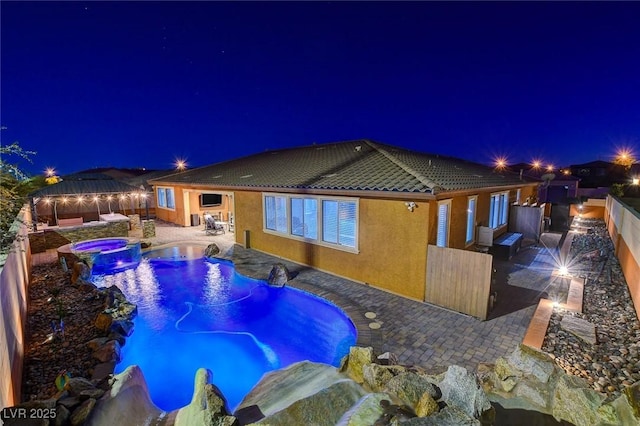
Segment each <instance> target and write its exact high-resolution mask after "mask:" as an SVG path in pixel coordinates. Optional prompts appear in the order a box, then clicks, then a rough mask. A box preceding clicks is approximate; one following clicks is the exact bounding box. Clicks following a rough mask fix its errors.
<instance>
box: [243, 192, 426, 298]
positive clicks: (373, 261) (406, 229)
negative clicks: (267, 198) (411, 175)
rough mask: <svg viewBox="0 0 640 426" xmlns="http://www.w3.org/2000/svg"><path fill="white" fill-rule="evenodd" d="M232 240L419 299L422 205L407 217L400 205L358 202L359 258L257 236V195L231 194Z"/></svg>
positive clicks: (259, 233)
mask: <svg viewBox="0 0 640 426" xmlns="http://www.w3.org/2000/svg"><path fill="white" fill-rule="evenodd" d="M235 197H236V200H235V207H236V211H237V212H238V214H237V221H236V230H237V232H236V235H237V239H238V242H239V243H243V240H244V232H245V231H246V230H248V231H250V241H251V247H252V248H254V249H257V250H260V251H264V252H267V253H270V254H273V255H276V256H280V257H283V258H286V259H290V260H293V261H295V262H298V263H302V264H305V265H310V266H313V267H315V268H318V269H321V270H325V271H328V272H331V273H334V274H336V275H340V276H343V277H346V278H349V279H352V280H355V281H360V282H364V283H367V284H370V285H372V286H375V287H379V288H382V289H385V290H388V291H391V292H393V293H397V294H401V295H403V296H405V297H409V298H413V299H418V300H423V298H424V282H425V279H426V278H425V277H426V257H427V254H426V252H427V245H426V240H427V228H426V224H427V220H428V217H429V206H428V203H426V202H425V203H418V204H419V207H418V208H416V209H414V211H413V212H410V211H409V210H407V207H406V206H405V204H404V202H405V201H404V200H372V199H363V198H361V199H360V201H359V232H358V238H359V244H358V246H359V251H360V252H359V253H357V254H356V253H349V252H345V251H342V250H337V249H334V248H330V247H325V246H320V245H316V244H309V243H305V242H303V241H299V240H294V239H291V238H286V237H281V236H278V235H273V234H268V233H265V232H263V223H262V220H263V213H262V193H260V192H236V194H235Z"/></svg>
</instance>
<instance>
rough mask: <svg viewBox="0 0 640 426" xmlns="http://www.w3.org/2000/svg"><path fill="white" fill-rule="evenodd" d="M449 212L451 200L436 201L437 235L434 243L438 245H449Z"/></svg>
mask: <svg viewBox="0 0 640 426" xmlns="http://www.w3.org/2000/svg"><path fill="white" fill-rule="evenodd" d="M450 214H451V200H444V201H439V202H438V235H437V237H436V245H437V246H438V247H449V222H450V218H449V216H450Z"/></svg>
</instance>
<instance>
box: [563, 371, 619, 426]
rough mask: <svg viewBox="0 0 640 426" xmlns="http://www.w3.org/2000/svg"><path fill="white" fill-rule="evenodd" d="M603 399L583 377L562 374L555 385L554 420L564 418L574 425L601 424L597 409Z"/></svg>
mask: <svg viewBox="0 0 640 426" xmlns="http://www.w3.org/2000/svg"><path fill="white" fill-rule="evenodd" d="M604 399H605V398H604V396H603V395H602V394H600V393H598V392H596V391H595V390H593V389H591V388H589V385H588V383H587V382H586V381H585V380H584V379H582V378H579V377H575V376H568V375H562V376H560V377H559V379H558V383H557V384H556V386H555V392H554V398H553V408H552V414H553V417H555V418H556V420H561V419H562V420H566V421H569V422H571V423H573V424H574V425H576V426H588V425H597V424H601V422H600V418H599V417H600V413H598V409H599V408H600V406H601V405H602V402H603V401H604ZM602 414H607V413H606V412H603V413H602ZM605 424H607V423H605ZM609 424H612V423H609ZM613 424H616V423H613Z"/></svg>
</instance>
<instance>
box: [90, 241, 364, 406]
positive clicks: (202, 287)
mask: <svg viewBox="0 0 640 426" xmlns="http://www.w3.org/2000/svg"><path fill="white" fill-rule="evenodd" d="M92 279H93V281H94V283H96V285H98V286H99V287H105V286H111V285H117V286H118V287H119V288H120V289H121V290H122V291H123V293H124V294H125V295H126V297H127V299H128V300H129V301H130V302H132V303H135V304H137V305H138V316H137V317H136V319H135V320H134V322H135V328H134V332H133V334H132V335H131V336H130V337H129V338H128V339H127V343H126V345H125V346H124V347H123V348H122V360H121V362H120V363H118V365H117V366H116V372H117V373H118V372H121V371H123V370H124V369H125V368H126V367H127V366H129V365H134V364H135V365H138V366H140V367H141V369H142V371H143V372H144V375H145V378H146V380H147V384H148V387H149V393H150V395H151V399H152V400H153V402H154V403H155V404H156V405H157V406H158V407H159V408H161V409H163V410H166V411H171V410H174V409H176V408H180V407H182V406H184V405H187V404H188V403H189V402H190V401H191V397H192V394H193V383H194V378H195V372H196V370H197V369H198V368H200V367H205V368H208V369H210V370H211V371H212V373H213V383H214V384H215V385H216V386H217V387H218V388H220V390H221V391H222V392H223V394H224V395H225V398H226V399H227V402H228V405H229V408H230V409H231V410H232V411H233V410H234V409H235V408H236V407H237V406H238V404H239V403H240V402H241V400H242V398H243V397H244V396H245V395H246V394H247V393H248V392H249V390H251V388H252V387H253V386H254V385H255V384H256V383H257V382H258V381H259V380H260V378H261V377H262V375H263V374H264V373H266V372H269V371H271V370H274V369H278V368H284V367H286V366H288V365H290V364H292V363H294V362H298V361H302V360H309V361H313V362H322V363H326V364H331V365H334V366H338V364H339V362H340V359H341V358H342V357H343V356H344V355H346V354H347V353H348V352H349V347H351V346H353V345H355V342H356V337H357V332H356V329H355V326H354V325H353V323H352V322H351V320H350V319H349V317H348V316H346V315H345V314H344V312H343V311H342V310H340V309H339V308H338V307H336V306H335V305H333V304H331V303H329V302H327V301H326V300H324V299H321V298H319V297H316V296H314V295H311V294H309V293H306V292H303V291H300V290H297V289H294V288H291V287H283V288H275V287H271V286H269V285H268V284H266V283H265V282H263V281H259V280H254V279H250V278H247V277H244V276H242V275H240V274H237V273H236V272H235V269H234V267H233V264H232V263H231V262H227V261H223V260H213V259H205V258H204V257H202V249H201V248H196V247H184V246H183V247H175V248H172V249H165V250H158V251H152V252H149V253H147V254H145V255H144V256H143V258H142V260H141V262H140V264H139V265H138V266H137V267H136V268H132V269H128V270H125V271H120V272H117V273H113V274H110V273H105V274H98V275H96V274H94V276H93V278H92Z"/></svg>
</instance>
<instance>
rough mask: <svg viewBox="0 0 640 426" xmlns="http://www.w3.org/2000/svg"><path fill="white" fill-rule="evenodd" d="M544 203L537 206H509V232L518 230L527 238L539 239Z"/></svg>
mask: <svg viewBox="0 0 640 426" xmlns="http://www.w3.org/2000/svg"><path fill="white" fill-rule="evenodd" d="M543 215H544V204H543V205H542V206H539V207H531V206H511V209H510V210H509V232H519V233H521V234H522V235H524V238H526V239H529V240H536V241H539V240H540V234H541V233H542V219H543Z"/></svg>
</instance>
